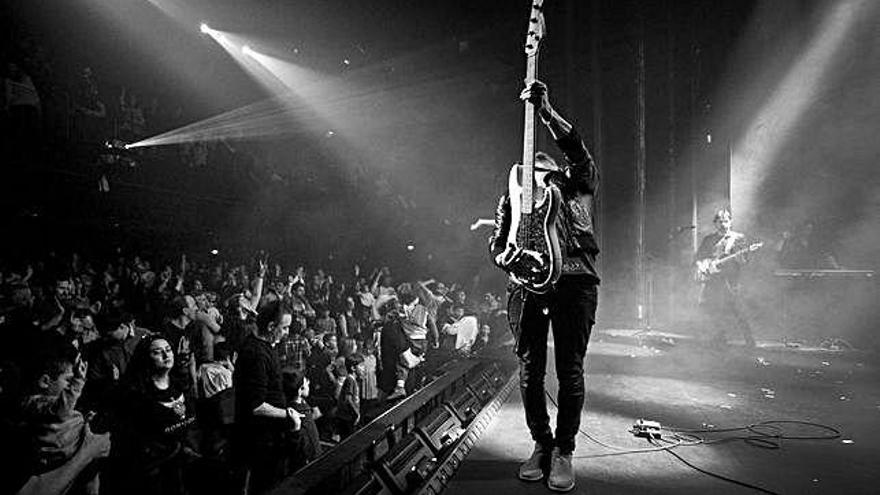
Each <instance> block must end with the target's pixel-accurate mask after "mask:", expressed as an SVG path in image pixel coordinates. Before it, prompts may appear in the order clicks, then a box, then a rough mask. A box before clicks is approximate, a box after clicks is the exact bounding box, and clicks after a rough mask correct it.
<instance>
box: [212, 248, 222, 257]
mask: <svg viewBox="0 0 880 495" xmlns="http://www.w3.org/2000/svg"><path fill="white" fill-rule="evenodd" d="M211 254H213V255H214V256H217V255H218V254H220V251H218V250H216V249H212V250H211Z"/></svg>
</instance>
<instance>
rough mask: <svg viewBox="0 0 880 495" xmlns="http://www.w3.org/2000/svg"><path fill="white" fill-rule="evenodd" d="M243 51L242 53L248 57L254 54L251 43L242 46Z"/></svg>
mask: <svg viewBox="0 0 880 495" xmlns="http://www.w3.org/2000/svg"><path fill="white" fill-rule="evenodd" d="M241 53H242V55H244V56H246V57H250V56H251V55H253V54H254V51H253V50H251V47H250V45H244V46H243V47H241Z"/></svg>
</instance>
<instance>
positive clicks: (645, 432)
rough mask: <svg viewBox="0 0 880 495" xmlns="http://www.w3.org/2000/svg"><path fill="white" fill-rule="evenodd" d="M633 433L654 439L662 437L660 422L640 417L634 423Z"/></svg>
mask: <svg viewBox="0 0 880 495" xmlns="http://www.w3.org/2000/svg"><path fill="white" fill-rule="evenodd" d="M632 434H633V435H635V436H637V437H645V438H650V439H653V440H659V439H660V423H658V422H657V421H648V420H645V419H640V420H638V421H636V422H635V423H633V428H632Z"/></svg>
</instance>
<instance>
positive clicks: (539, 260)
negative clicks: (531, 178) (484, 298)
mask: <svg viewBox="0 0 880 495" xmlns="http://www.w3.org/2000/svg"><path fill="white" fill-rule="evenodd" d="M521 168H522V167H520V166H519V165H514V166H513V167H511V168H510V176H509V178H508V184H507V193H508V195H509V196H510V210H511V218H510V230H509V231H508V236H507V248H506V249H505V251H504V257H503V263H504V265H505V267H506V269H507V273H508V275H509V276H510V278H511V280H513V282H514V283H516V284H518V285H521V286H523V287H524V288H526V289H527V290H529V291H531V292H535V293H538V294H541V293H544V292H547V291H548V290H550V288H551V287H552V286H553V284H554V283H556V281H557V280H559V276H560V275H561V274H562V248H561V245H560V243H559V235H558V233H557V228H556V222H557V221H558V217H559V207H560V205H561V204H562V193H561V192H560V191H559V188H558V187H556V186H555V185H552V184H551V185H548V186H547V187H544V188H543V189H542V191H543V195H542V197H541V198H537V199H536V201H535V203H534V204H533V207H532V211H531V213H523V212H522V208H521V206H522V190H523V188H522V185H521V181H520V175H521Z"/></svg>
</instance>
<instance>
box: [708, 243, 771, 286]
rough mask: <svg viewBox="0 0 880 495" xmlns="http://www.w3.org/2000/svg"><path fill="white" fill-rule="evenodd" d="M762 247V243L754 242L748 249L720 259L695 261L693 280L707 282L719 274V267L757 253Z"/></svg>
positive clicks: (745, 248)
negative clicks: (746, 254)
mask: <svg viewBox="0 0 880 495" xmlns="http://www.w3.org/2000/svg"><path fill="white" fill-rule="evenodd" d="M763 245H764V243H763V242H756V243H754V244H750V245H749V246H748V247H744V248H742V249H740V250H738V251H735V252H733V253H730V254H728V255H726V256H722V257H720V258H704V259H701V260H697V271H696V274H695V277H694V278H696V280H697V282H700V283H704V282H708V281H709V279H711V278H712V276H713V275H715V274H717V273H720V272H721V267H722V266H723V265H724V264H725V263H729V262H730V261H731V260H733V259H734V258H736V257H737V256H739V255H741V254H745V253H751V252H753V251H757V250H758V249H761V246H763Z"/></svg>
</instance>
